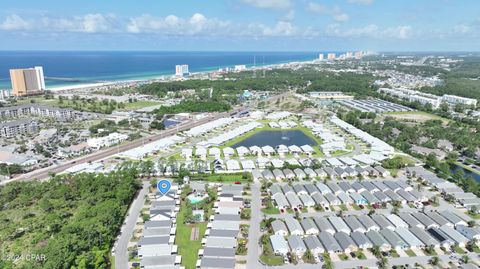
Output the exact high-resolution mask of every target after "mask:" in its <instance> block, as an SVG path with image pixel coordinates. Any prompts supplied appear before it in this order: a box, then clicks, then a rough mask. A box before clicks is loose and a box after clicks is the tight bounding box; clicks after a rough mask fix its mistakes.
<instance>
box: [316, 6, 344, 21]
mask: <svg viewBox="0 0 480 269" xmlns="http://www.w3.org/2000/svg"><path fill="white" fill-rule="evenodd" d="M307 10H308V11H310V12H312V13H318V14H324V15H328V16H331V17H332V18H333V19H334V20H335V21H338V22H345V21H348V19H349V16H348V14H347V13H345V12H343V11H342V10H341V9H340V7H338V6H333V7H328V6H325V5H322V4H318V3H314V2H310V3H308V6H307Z"/></svg>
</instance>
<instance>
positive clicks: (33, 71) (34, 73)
mask: <svg viewBox="0 0 480 269" xmlns="http://www.w3.org/2000/svg"><path fill="white" fill-rule="evenodd" d="M10 80H11V81H12V94H13V96H27V95H34V94H40V93H42V92H43V91H45V79H44V77H43V67H41V66H35V67H34V68H25V69H10Z"/></svg>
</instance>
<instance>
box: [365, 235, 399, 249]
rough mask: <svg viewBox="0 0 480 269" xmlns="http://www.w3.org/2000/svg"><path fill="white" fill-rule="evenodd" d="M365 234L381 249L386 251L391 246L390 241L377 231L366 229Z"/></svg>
mask: <svg viewBox="0 0 480 269" xmlns="http://www.w3.org/2000/svg"><path fill="white" fill-rule="evenodd" d="M365 235H366V236H367V237H368V239H370V241H371V242H372V244H373V245H374V246H379V247H380V250H382V251H388V250H390V249H391V248H392V246H391V245H390V243H389V242H388V241H387V240H386V239H385V238H384V237H383V236H382V235H381V234H380V232H379V231H373V230H372V231H368V232H366V233H365Z"/></svg>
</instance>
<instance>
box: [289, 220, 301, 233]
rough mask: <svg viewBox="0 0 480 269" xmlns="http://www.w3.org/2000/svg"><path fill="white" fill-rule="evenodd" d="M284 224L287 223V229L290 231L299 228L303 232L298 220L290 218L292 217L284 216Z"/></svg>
mask: <svg viewBox="0 0 480 269" xmlns="http://www.w3.org/2000/svg"><path fill="white" fill-rule="evenodd" d="M285 224H286V225H287V228H288V230H289V231H290V233H291V232H293V231H296V230H299V231H302V232H303V229H302V226H301V225H300V222H298V220H296V219H294V218H292V217H286V218H285Z"/></svg>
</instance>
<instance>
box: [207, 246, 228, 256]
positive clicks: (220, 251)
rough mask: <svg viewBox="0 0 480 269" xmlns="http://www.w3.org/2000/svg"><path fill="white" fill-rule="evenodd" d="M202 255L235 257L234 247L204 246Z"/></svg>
mask: <svg viewBox="0 0 480 269" xmlns="http://www.w3.org/2000/svg"><path fill="white" fill-rule="evenodd" d="M203 257H219V258H220V257H221V258H226V257H230V258H235V249H234V248H208V247H207V248H204V249H203Z"/></svg>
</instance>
